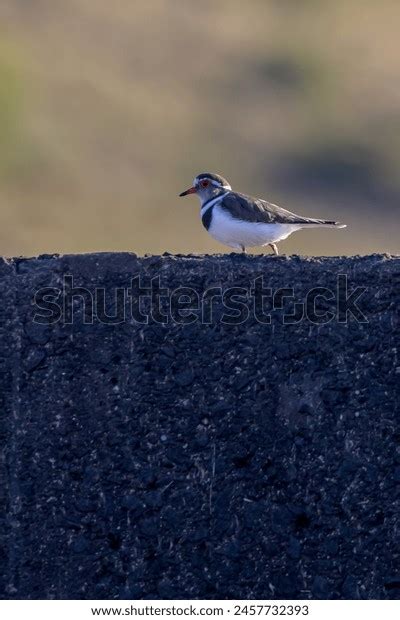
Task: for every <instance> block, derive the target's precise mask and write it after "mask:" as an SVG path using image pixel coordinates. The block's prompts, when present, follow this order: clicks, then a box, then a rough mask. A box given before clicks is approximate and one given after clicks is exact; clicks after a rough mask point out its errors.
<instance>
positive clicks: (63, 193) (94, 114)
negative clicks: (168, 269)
mask: <svg viewBox="0 0 400 620" xmlns="http://www.w3.org/2000/svg"><path fill="white" fill-rule="evenodd" d="M399 22H400V5H399V4H398V1H396V0H382V1H381V2H373V1H372V0H336V1H335V2H322V1H321V0H249V1H247V2H243V0H241V1H239V0H203V1H202V2H197V1H194V0H188V1H186V2H178V1H177V0H153V1H152V2H150V3H147V2H131V1H128V0H117V1H116V2H109V0H96V1H95V2H94V1H93V0H69V1H68V2H65V0H3V1H2V3H1V5H0V34H1V44H0V144H1V149H0V242H1V252H2V253H4V254H36V253H40V252H52V251H58V252H84V251H92V250H132V251H136V252H139V253H142V252H163V251H165V250H167V251H175V252H203V251H212V252H215V251H224V248H223V246H221V245H219V244H217V243H216V242H214V241H213V240H212V239H211V238H209V237H208V236H207V234H206V232H205V231H204V230H203V229H202V227H201V223H200V220H199V215H198V205H197V201H196V199H195V198H187V199H186V200H183V199H179V198H178V197H177V194H178V193H179V191H181V190H182V189H184V188H185V187H187V186H188V184H189V183H190V182H191V180H192V179H193V177H194V175H195V174H196V173H197V172H201V171H206V170H211V171H216V172H219V173H221V174H223V175H224V176H226V177H227V178H228V179H229V180H230V181H231V183H232V184H233V186H234V187H236V188H237V189H239V190H241V191H243V192H248V193H253V194H257V195H261V196H264V197H266V198H269V199H270V200H273V201H274V202H278V203H280V204H283V205H285V206H287V207H288V208H290V209H293V210H294V211H298V212H300V213H302V214H305V215H310V216H319V217H328V218H336V219H340V220H342V221H345V222H347V223H348V225H349V228H347V229H346V230H341V231H331V230H326V231H319V232H318V231H315V230H314V231H310V232H301V233H298V234H297V235H294V236H293V237H291V238H290V239H289V240H288V241H287V242H284V243H283V244H282V246H281V250H282V251H287V252H298V253H309V254H311V253H323V254H340V253H344V254H352V253H357V252H374V251H391V252H395V251H396V250H398V237H399V232H400V226H399V214H398V209H399V202H400V174H399V171H400V54H399V51H400V50H399V48H400V43H399V38H398V25H399Z"/></svg>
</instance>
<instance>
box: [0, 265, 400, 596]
mask: <svg viewBox="0 0 400 620" xmlns="http://www.w3.org/2000/svg"><path fill="white" fill-rule="evenodd" d="M139 275H140V276H141V281H140V285H141V286H142V287H143V286H145V287H147V286H149V285H150V281H151V279H152V278H153V299H152V300H151V299H149V297H148V296H147V297H146V298H145V299H144V301H143V302H141V303H140V304H139V305H138V303H137V299H138V293H139V291H138V284H139V282H138V280H137V279H135V278H136V277H137V276H139ZM71 276H72V277H71ZM345 276H346V278H345ZM157 277H159V284H160V286H161V287H162V288H165V289H167V290H166V291H161V293H162V294H163V295H162V297H161V304H160V307H159V308H158V305H159V304H158V301H157V296H156V288H155V287H156V285H157ZM132 280H133V282H132ZM261 284H263V286H264V288H265V289H268V288H270V289H271V291H264V294H265V298H264V300H263V301H264V307H263V309H262V308H261V292H262V291H261V289H260V286H261ZM43 287H51V289H49V290H47V291H43ZM77 287H81V288H84V289H85V290H77ZM179 287H190V289H191V290H190V291H188V290H186V291H185V292H186V294H188V295H189V296H190V306H191V308H190V309H187V310H186V311H185V310H183V306H184V303H183V302H184V301H185V300H186V301H187V298H180V294H181V293H182V292H183V291H181V290H180V291H178V292H176V289H178V288H179ZM215 287H217V289H215ZM232 287H234V288H235V290H233V291H232ZM317 287H318V288H317ZM357 287H363V288H359V289H357ZM0 288H1V309H0V312H1V319H2V320H1V339H2V346H1V360H0V370H1V399H2V406H1V411H0V416H1V419H0V448H1V457H2V458H1V460H0V482H1V485H0V492H1V504H0V506H1V514H0V540H1V576H0V593H1V596H2V597H3V598H95V599H96V598H97V599H98V598H129V599H135V598H144V597H148V598H166V599H169V598H185V597H187V598H210V599H213V598H259V599H262V598H283V599H287V598H292V599H298V598H303V599H307V598H311V599H313V598H377V599H379V598H398V597H399V594H400V569H399V566H400V564H399V546H398V527H399V495H398V493H399V482H400V444H399V440H400V431H399V411H398V408H397V409H396V387H397V386H398V382H399V377H400V375H399V369H400V364H399V361H398V357H397V347H398V342H399V340H398V329H399V318H398V314H396V308H398V302H399V296H400V292H399V291H400V287H399V259H398V258H397V259H396V258H394V257H389V256H370V257H364V258H358V257H355V258H324V259H311V258H310V259H306V258H299V257H291V258H287V257H272V256H267V257H258V256H254V257H250V256H240V255H225V256H176V257H173V256H164V257H153V256H150V257H145V258H137V257H136V256H134V255H132V254H96V255H86V256H61V257H57V256H43V257H39V258H38V259H14V260H11V261H8V262H6V261H3V263H1V264H0ZM72 288H75V291H73V290H71V289H72ZM210 288H213V289H214V290H213V291H211V292H210V290H209V289H210ZM218 288H219V289H220V293H222V294H223V295H224V298H223V300H222V299H221V297H220V296H218ZM117 289H119V292H118V290H117ZM236 289H238V290H236ZM240 289H244V290H240ZM251 289H255V290H256V292H255V293H251V292H250V291H251ZM282 289H285V290H283V291H282ZM290 289H293V291H292V292H290ZM174 291H175V292H174ZM310 291H311V292H310ZM95 292H96V295H97V297H96V298H95V297H94V295H95ZM246 292H247V299H245V298H243V297H242V296H243V295H244V294H245V293H246ZM269 293H271V295H269ZM73 294H75V295H82V296H83V298H80V297H78V296H76V297H75V298H73ZM35 295H36V300H35ZM273 295H275V300H274V309H272V308H271V306H272V302H271V297H272V296H273ZM72 298H73V299H72ZM211 298H212V299H211ZM349 298H350V299H349ZM346 299H347V302H346ZM103 300H105V312H106V314H107V315H108V318H107V316H105V313H104V311H103V309H102V307H103ZM121 300H122V301H121ZM83 301H84V302H85V305H86V308H85V309H84V307H83ZM244 301H245V302H246V305H244ZM132 302H133V303H132ZM56 304H58V306H59V310H57V307H58V306H57V305H56ZM170 305H171V307H170ZM91 306H93V307H91ZM305 306H306V307H305ZM210 307H212V310H213V311H212V312H211V311H210ZM150 310H151V311H152V315H150V317H149V320H148V323H147V324H146V314H147V315H149V313H150ZM201 311H202V313H203V316H202V318H201V316H200V314H201ZM114 314H115V317H116V318H115V319H113V318H110V317H112V316H113V315H114ZM268 315H269V317H270V319H269V318H268ZM45 317H46V318H45ZM232 317H233V318H232ZM166 319H167V322H162V321H165V320H166ZM396 373H397V374H396ZM396 532H397V534H396Z"/></svg>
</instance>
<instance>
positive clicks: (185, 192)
mask: <svg viewBox="0 0 400 620" xmlns="http://www.w3.org/2000/svg"><path fill="white" fill-rule="evenodd" d="M196 192H197V187H194V186H193V187H189V189H186V190H185V191H184V192H182V193H181V194H179V196H187V195H188V194H195V193H196Z"/></svg>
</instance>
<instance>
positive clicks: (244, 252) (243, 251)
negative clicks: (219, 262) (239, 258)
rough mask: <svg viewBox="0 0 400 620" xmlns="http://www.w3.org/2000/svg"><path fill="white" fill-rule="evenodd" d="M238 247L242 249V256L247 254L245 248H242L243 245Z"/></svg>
mask: <svg viewBox="0 0 400 620" xmlns="http://www.w3.org/2000/svg"><path fill="white" fill-rule="evenodd" d="M240 247H241V248H242V254H247V252H246V248H245V247H244V245H241V246H240Z"/></svg>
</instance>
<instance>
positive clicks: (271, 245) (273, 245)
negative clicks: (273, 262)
mask: <svg viewBox="0 0 400 620" xmlns="http://www.w3.org/2000/svg"><path fill="white" fill-rule="evenodd" d="M268 245H269V247H270V248H272V251H273V253H274V254H275V256H279V252H278V247H277V245H276V243H269V244H268Z"/></svg>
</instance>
